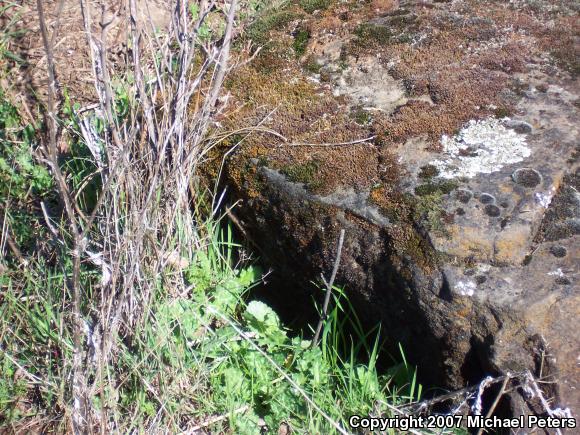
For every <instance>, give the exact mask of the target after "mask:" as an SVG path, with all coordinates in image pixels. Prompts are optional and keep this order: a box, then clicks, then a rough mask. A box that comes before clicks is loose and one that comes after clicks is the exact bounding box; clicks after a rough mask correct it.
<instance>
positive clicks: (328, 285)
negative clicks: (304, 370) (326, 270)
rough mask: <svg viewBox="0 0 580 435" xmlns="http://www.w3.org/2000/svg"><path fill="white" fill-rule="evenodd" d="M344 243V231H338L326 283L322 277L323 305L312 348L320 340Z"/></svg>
mask: <svg viewBox="0 0 580 435" xmlns="http://www.w3.org/2000/svg"><path fill="white" fill-rule="evenodd" d="M343 243H344V229H341V230H340V236H339V238H338V248H337V250H336V259H335V260H334V267H333V268H332V274H331V275H330V280H328V281H326V280H325V279H324V276H322V280H323V281H324V283H325V284H326V295H325V296H324V304H323V306H322V313H321V316H320V320H319V321H318V325H317V326H316V332H315V333H314V338H313V339H312V346H318V341H319V339H320V333H321V332H322V326H323V324H324V321H325V320H326V317H327V316H328V305H329V303H330V295H331V293H332V286H333V285H334V280H335V279H336V274H337V272H338V266H339V265H340V257H341V255H342V245H343Z"/></svg>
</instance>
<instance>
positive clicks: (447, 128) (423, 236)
mask: <svg viewBox="0 0 580 435" xmlns="http://www.w3.org/2000/svg"><path fill="white" fill-rule="evenodd" d="M343 3H344V2H342V3H341V4H340V6H338V5H337V6H336V7H335V8H334V9H333V8H332V7H331V8H330V9H329V10H327V11H325V12H321V13H319V14H318V15H316V16H315V17H306V18H302V21H301V24H300V25H302V26H310V27H309V29H310V31H311V35H312V39H311V41H310V42H309V45H308V47H307V50H306V55H304V59H306V60H303V62H308V68H307V69H306V70H305V71H304V70H303V71H301V72H300V74H302V75H303V77H304V81H305V82H308V83H310V84H309V85H308V86H312V88H311V89H312V93H311V94H310V95H308V96H307V97H305V98H306V100H307V101H308V103H306V104H302V103H301V100H297V97H296V95H297V92H298V91H297V89H298V86H301V85H299V84H300V83H301V82H300V80H299V79H298V78H297V77H298V76H299V74H298V73H297V72H296V70H292V71H294V72H293V73H292V74H293V76H292V80H294V82H292V80H288V83H297V84H296V86H295V88H292V89H293V90H292V92H291V93H290V94H289V95H291V96H292V97H291V98H290V97H289V98H288V99H287V102H288V107H286V108H282V109H279V110H282V111H284V110H286V112H284V113H283V114H282V115H280V117H279V118H276V115H268V116H269V118H267V119H266V121H265V122H264V126H266V127H269V128H273V129H274V128H276V129H278V130H282V131H283V132H284V134H285V136H286V138H287V139H288V141H287V142H286V145H284V144H276V143H272V141H273V140H274V139H272V138H269V139H264V138H259V139H256V140H255V142H253V143H251V145H247V146H246V145H244V146H246V148H245V149H241V150H240V151H238V152H237V153H236V154H235V155H234V157H233V158H232V159H231V161H230V162H229V164H228V177H229V179H230V181H231V182H232V183H233V184H234V185H235V186H236V187H237V195H238V197H239V198H241V199H243V200H244V203H243V206H242V208H241V209H240V213H241V216H242V219H243V221H244V223H245V224H246V225H247V227H248V228H250V231H251V232H252V233H253V234H254V238H255V240H256V242H257V243H258V244H259V245H260V247H261V248H262V252H263V255H264V256H265V257H266V259H267V260H269V261H270V262H271V263H272V264H273V265H274V266H275V267H277V268H278V270H280V271H284V273H285V274H286V276H288V277H289V280H290V281H292V282H294V281H297V282H304V283H307V282H308V281H309V280H311V279H316V277H317V276H319V274H320V272H321V271H324V272H326V271H328V270H330V269H331V267H332V263H333V261H334V255H335V246H336V240H337V237H338V233H339V231H340V229H342V228H344V229H345V230H346V239H345V244H344V249H343V257H342V261H341V268H340V271H339V275H338V277H337V282H340V283H342V284H344V285H345V287H346V290H347V292H348V294H349V295H350V297H351V300H352V301H353V303H354V304H355V305H356V306H357V308H358V310H359V312H360V313H362V315H361V317H362V318H363V319H365V320H366V321H368V323H373V322H375V321H381V322H382V323H383V330H384V331H386V335H387V337H386V338H387V339H388V340H390V344H391V345H393V346H396V344H397V343H398V342H401V343H402V344H403V346H404V349H405V351H406V353H407V354H408V357H409V358H410V359H411V360H412V361H413V362H414V363H416V364H418V366H419V373H420V374H422V376H423V379H424V380H425V381H427V382H428V383H430V384H432V385H443V386H446V387H449V388H460V387H463V386H465V385H466V384H469V383H474V382H478V381H479V380H481V378H482V377H483V376H484V375H487V374H491V375H499V374H505V373H507V372H512V373H513V372H518V371H524V370H530V371H531V372H532V373H534V374H535V375H536V376H541V377H546V378H549V379H550V380H553V381H556V382H555V383H552V384H549V385H551V387H550V390H549V391H547V393H549V394H550V395H551V396H552V397H554V399H555V401H556V402H557V403H558V404H559V406H562V407H570V408H571V409H572V412H573V414H574V415H576V412H577V410H578V409H579V408H578V406H579V402H578V401H579V397H580V396H579V394H580V393H579V391H580V382H579V381H580V379H579V376H578V358H579V355H580V339H579V336H578V334H577V333H576V328H577V326H576V325H577V323H578V319H579V314H580V298H579V294H578V289H579V286H578V282H579V279H580V265H579V262H578V258H579V252H578V250H579V246H580V243H579V242H580V193H579V191H580V181H579V180H580V173H579V170H578V155H579V146H580V109H579V104H578V101H580V100H579V98H580V89H579V86H578V78H577V76H576V75H575V72H574V71H575V70H574V69H573V68H572V69H570V63H569V62H571V61H570V60H569V59H568V60H566V59H564V60H562V58H561V56H562V55H563V53H561V52H560V51H558V50H555V49H553V47H554V46H553V41H552V40H551V39H549V38H551V37H552V36H554V35H555V34H554V35H552V34H551V33H550V32H556V30H554V29H559V30H558V32H560V31H562V32H564V30H563V29H564V27H562V26H564V24H565V23H568V24H566V25H568V27H567V29H569V30H570V32H571V34H568V33H558V34H557V37H558V38H560V39H559V40H560V41H568V40H569V39H567V38H571V39H572V40H574V38H576V39H575V40H576V41H577V38H578V36H577V35H578V33H575V34H574V31H576V32H578V30H579V29H578V26H577V24H576V27H574V26H572V27H570V24H569V23H573V22H576V23H578V16H577V13H578V11H577V10H575V9H574V7H573V2H558V5H555V4H553V3H554V2H550V1H540V2H534V5H535V6H533V7H532V6H531V5H530V4H528V3H530V2H510V4H509V5H507V4H504V3H502V2H498V3H497V4H496V3H493V2H492V3H490V4H488V5H486V6H485V7H482V5H481V3H480V2H473V1H454V2H440V1H437V2H430V1H423V2H413V1H408V2H403V1H401V2H371V3H373V5H375V3H376V5H379V6H376V5H375V6H376V7H375V6H374V7H373V8H367V9H365V7H364V6H361V5H360V4H359V3H360V2H353V4H352V5H351V6H349V5H350V3H349V2H346V5H345V4H343ZM381 4H382V5H383V6H381ZM538 8H539V9H538ZM547 20H556V21H557V20H559V21H558V22H559V23H560V26H558V25H556V26H555V27H554V28H553V30H549V29H548V28H546V26H545V22H547ZM305 23H306V24H305ZM385 23H389V26H390V27H389V26H386V24H385ZM389 29H391V30H389ZM518 29H519V30H518ZM574 29H575V30H574ZM574 35H575V36H574ZM554 37H556V36H554ZM550 41H552V43H551V42H550ZM562 43H563V44H564V42H562ZM312 59H314V60H312ZM313 62H315V63H313ZM566 62H568V63H566ZM313 65H314V66H313ZM284 68H285V69H284V71H290V70H291V68H292V66H291V65H290V63H286V64H284ZM270 73H271V72H269V74H270ZM264 77H265V76H264ZM263 80H266V79H265V78H263ZM281 82H283V80H280V79H278V83H281ZM312 83H313V84H312ZM272 86H274V84H273V85H272ZM299 89H300V91H301V92H302V91H303V90H304V89H305V88H304V87H300V88H299ZM261 95H263V94H261ZM246 98H247V97H246ZM270 98H271V99H272V100H273V101H279V100H280V99H281V98H282V97H280V96H276V97H270ZM291 101H293V102H294V103H293V104H295V106H292V107H289V105H290V102H291ZM257 107H260V108H262V106H257ZM296 107H297V108H296ZM319 107H321V108H323V111H322V112H320V113H318V112H317V113H314V112H313V110H314V109H316V110H318V108H319ZM261 110H262V109H261ZM321 110H322V109H321ZM345 114H347V115H348V114H354V115H353V116H350V115H348V116H347V115H345ZM289 126H296V128H295V129H294V130H290V128H289ZM333 134H334V136H335V137H336V140H332V137H333ZM361 137H363V138H368V137H371V138H372V139H371V140H368V141H363V142H360V141H359V142H357V141H356V139H360V138H361ZM295 138H298V139H295ZM268 141H270V142H268ZM321 142H324V143H325V145H324V146H315V145H312V144H313V143H321ZM330 142H335V143H337V142H338V143H341V145H337V146H330V145H328V143H330ZM304 143H307V144H311V145H308V146H305V145H304ZM345 144H346V145H345ZM242 148H243V147H242ZM240 168H242V169H240ZM293 291H298V290H297V289H294V290H293ZM522 403H524V402H521V401H518V400H516V399H515V398H514V400H513V401H512V408H513V409H512V412H513V413H514V414H518V413H527V412H531V411H533V410H534V409H533V405H530V404H528V405H526V406H528V407H527V408H526V407H524V405H521V404H522ZM530 406H532V408H530Z"/></svg>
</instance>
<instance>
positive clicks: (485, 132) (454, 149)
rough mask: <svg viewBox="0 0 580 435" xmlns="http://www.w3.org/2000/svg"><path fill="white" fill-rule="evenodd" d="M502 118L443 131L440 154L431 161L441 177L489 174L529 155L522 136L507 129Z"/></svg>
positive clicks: (529, 152) (529, 151)
mask: <svg viewBox="0 0 580 435" xmlns="http://www.w3.org/2000/svg"><path fill="white" fill-rule="evenodd" d="M503 122H505V119H497V118H487V119H483V120H479V121H476V120H471V121H469V122H468V123H467V124H466V125H465V126H464V127H463V128H462V129H461V130H460V131H459V133H458V134H457V135H455V136H453V137H449V136H447V135H443V136H442V138H441V145H442V147H443V151H442V156H441V158H439V159H437V160H434V161H433V162H431V163H432V165H433V166H435V167H436V168H437V169H439V175H440V176H441V177H443V178H455V177H467V178H473V177H475V176H477V175H478V174H490V173H492V172H495V171H499V170H500V169H502V168H503V167H504V166H506V165H511V164H514V163H519V162H521V161H522V160H524V159H525V158H527V157H529V156H530V155H531V150H530V148H529V147H528V145H527V143H526V138H525V136H523V135H521V134H518V133H517V132H515V131H514V130H512V129H508V128H506V127H505V125H504V124H503Z"/></svg>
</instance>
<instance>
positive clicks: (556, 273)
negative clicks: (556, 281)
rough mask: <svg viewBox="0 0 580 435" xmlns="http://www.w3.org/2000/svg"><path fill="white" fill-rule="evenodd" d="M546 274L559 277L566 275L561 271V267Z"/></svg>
mask: <svg viewBox="0 0 580 435" xmlns="http://www.w3.org/2000/svg"><path fill="white" fill-rule="evenodd" d="M548 275H550V276H557V277H559V278H564V277H565V276H566V275H565V274H564V272H562V269H561V268H557V269H556V270H554V271H552V272H548Z"/></svg>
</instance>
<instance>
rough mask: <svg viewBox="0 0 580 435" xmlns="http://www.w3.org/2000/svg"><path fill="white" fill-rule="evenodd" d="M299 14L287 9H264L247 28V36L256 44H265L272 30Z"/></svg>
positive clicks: (284, 24) (278, 28)
mask: <svg viewBox="0 0 580 435" xmlns="http://www.w3.org/2000/svg"><path fill="white" fill-rule="evenodd" d="M298 17H299V15H298V14H296V13H295V12H292V11H289V10H276V11H269V10H266V11H265V12H264V13H263V15H262V16H260V17H259V18H258V19H257V20H256V21H255V22H254V23H253V24H252V25H250V27H249V28H248V30H247V35H248V37H249V38H250V39H251V40H252V41H253V42H254V43H256V44H258V45H265V44H267V43H268V42H269V41H270V39H269V36H270V32H271V31H272V30H280V29H282V28H283V27H284V26H286V25H287V24H288V23H290V22H291V21H292V20H295V19H296V18H298Z"/></svg>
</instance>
